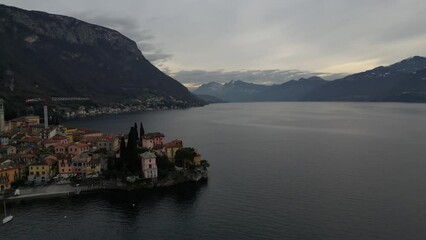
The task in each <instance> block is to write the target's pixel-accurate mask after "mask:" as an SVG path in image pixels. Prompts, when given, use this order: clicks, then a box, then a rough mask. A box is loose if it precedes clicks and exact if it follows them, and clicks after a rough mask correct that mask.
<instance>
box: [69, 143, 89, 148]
mask: <svg viewBox="0 0 426 240" xmlns="http://www.w3.org/2000/svg"><path fill="white" fill-rule="evenodd" d="M71 146H76V147H89V145H88V144H85V143H81V142H76V143H74V144H72V145H71Z"/></svg>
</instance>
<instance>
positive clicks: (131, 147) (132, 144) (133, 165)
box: [126, 127, 140, 172]
mask: <svg viewBox="0 0 426 240" xmlns="http://www.w3.org/2000/svg"><path fill="white" fill-rule="evenodd" d="M136 136H137V132H136V129H135V128H134V127H131V128H130V131H129V139H128V140H127V149H126V150H127V151H126V154H127V155H126V157H127V159H126V160H127V161H126V162H127V163H128V166H129V170H130V171H132V172H138V171H139V170H140V169H139V167H138V166H139V164H138V162H139V157H138V149H137V140H136Z"/></svg>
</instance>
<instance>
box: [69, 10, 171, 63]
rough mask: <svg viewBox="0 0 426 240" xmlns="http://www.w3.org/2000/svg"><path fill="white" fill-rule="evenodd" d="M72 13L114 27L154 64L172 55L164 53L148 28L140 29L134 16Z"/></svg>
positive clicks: (91, 21) (80, 17) (98, 23)
mask: <svg viewBox="0 0 426 240" xmlns="http://www.w3.org/2000/svg"><path fill="white" fill-rule="evenodd" d="M72 15H73V16H74V17H76V18H78V19H81V20H84V21H86V22H89V23H93V24H96V25H100V26H104V27H108V28H111V29H114V30H116V31H118V32H120V33H121V34H123V35H124V36H126V37H128V38H130V39H132V40H133V41H135V42H136V44H137V46H138V48H139V50H141V52H142V53H143V55H144V56H145V57H146V58H147V59H148V60H149V61H150V62H152V63H154V64H157V65H161V63H164V62H165V61H167V60H169V59H170V58H172V56H173V54H170V53H164V52H163V51H162V50H161V49H160V48H159V47H158V46H157V45H156V44H155V37H154V35H153V34H152V33H151V32H150V31H149V30H147V29H142V28H141V26H140V25H139V24H138V21H137V19H135V18H131V17H114V16H106V15H97V14H93V13H91V12H78V13H74V14H72Z"/></svg>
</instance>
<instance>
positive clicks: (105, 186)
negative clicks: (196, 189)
mask: <svg viewBox="0 0 426 240" xmlns="http://www.w3.org/2000/svg"><path fill="white" fill-rule="evenodd" d="M205 174H206V175H203V176H201V177H200V178H197V179H194V178H191V177H189V176H188V175H182V176H181V177H176V175H175V176H174V177H173V178H171V179H170V178H167V177H166V178H164V179H162V180H161V181H159V182H156V181H155V182H149V183H129V182H123V181H121V180H100V181H97V182H94V183H92V184H89V182H86V183H84V182H83V183H82V184H83V185H80V184H75V185H72V184H64V185H58V184H51V185H47V186H38V187H29V188H18V189H20V191H22V192H23V193H22V194H20V195H17V196H13V195H12V196H8V197H4V196H0V200H4V201H6V202H19V201H24V200H29V201H31V200H35V199H46V198H57V197H72V196H78V195H86V194H96V193H103V192H115V191H119V192H128V193H135V192H139V191H146V190H154V189H167V188H173V187H177V186H179V185H184V184H205V183H207V182H208V177H207V172H205Z"/></svg>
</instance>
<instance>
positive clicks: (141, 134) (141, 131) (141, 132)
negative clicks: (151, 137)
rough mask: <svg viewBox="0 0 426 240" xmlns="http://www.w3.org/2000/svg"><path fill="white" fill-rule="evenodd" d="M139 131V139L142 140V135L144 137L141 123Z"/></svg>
mask: <svg viewBox="0 0 426 240" xmlns="http://www.w3.org/2000/svg"><path fill="white" fill-rule="evenodd" d="M139 131H140V139H141V140H142V138H143V135H145V129H143V125H142V122H141V127H140V129H139Z"/></svg>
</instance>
